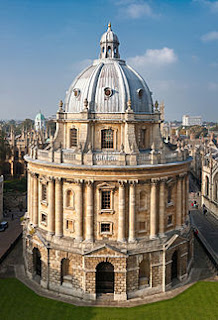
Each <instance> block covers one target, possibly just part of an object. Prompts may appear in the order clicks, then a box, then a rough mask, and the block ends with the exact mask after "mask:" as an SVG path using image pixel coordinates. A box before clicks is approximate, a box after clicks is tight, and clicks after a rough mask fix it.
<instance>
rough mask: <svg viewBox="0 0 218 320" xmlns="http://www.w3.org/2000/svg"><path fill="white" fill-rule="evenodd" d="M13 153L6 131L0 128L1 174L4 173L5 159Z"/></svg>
mask: <svg viewBox="0 0 218 320" xmlns="http://www.w3.org/2000/svg"><path fill="white" fill-rule="evenodd" d="M10 155H11V149H10V145H9V143H8V141H7V139H6V135H5V133H4V131H2V130H0V175H1V174H2V173H3V170H4V165H5V160H6V158H7V157H9V156H10Z"/></svg>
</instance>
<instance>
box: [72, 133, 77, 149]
mask: <svg viewBox="0 0 218 320" xmlns="http://www.w3.org/2000/svg"><path fill="white" fill-rule="evenodd" d="M70 146H71V147H77V129H70Z"/></svg>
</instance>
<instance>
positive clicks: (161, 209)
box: [159, 179, 166, 236]
mask: <svg viewBox="0 0 218 320" xmlns="http://www.w3.org/2000/svg"><path fill="white" fill-rule="evenodd" d="M165 183H166V179H161V181H160V204H159V214H160V220H159V232H160V236H163V235H164V232H165V226H164V216H165V202H166V200H165Z"/></svg>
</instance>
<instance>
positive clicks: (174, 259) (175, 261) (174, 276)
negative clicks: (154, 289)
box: [171, 251, 178, 280]
mask: <svg viewBox="0 0 218 320" xmlns="http://www.w3.org/2000/svg"><path fill="white" fill-rule="evenodd" d="M177 277H178V252H177V251H175V252H174V253H173V255H172V266H171V280H173V279H177Z"/></svg>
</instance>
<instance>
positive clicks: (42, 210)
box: [23, 24, 193, 300]
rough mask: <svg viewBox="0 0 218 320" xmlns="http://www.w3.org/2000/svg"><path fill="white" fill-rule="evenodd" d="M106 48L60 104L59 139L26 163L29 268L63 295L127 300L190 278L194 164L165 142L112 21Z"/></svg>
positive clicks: (31, 153)
mask: <svg viewBox="0 0 218 320" xmlns="http://www.w3.org/2000/svg"><path fill="white" fill-rule="evenodd" d="M100 47H101V49H100V59H99V60H95V61H94V62H93V64H92V65H91V66H90V67H88V68H87V69H86V70H84V71H83V72H82V73H80V75H79V76H78V77H77V78H76V79H75V80H74V82H73V83H72V85H71V86H70V88H69V90H68V91H67V94H66V99H65V104H64V105H63V103H62V102H61V103H60V106H59V110H58V112H57V120H56V124H57V125H56V133H55V136H54V139H52V140H51V141H50V144H49V145H48V146H46V147H45V148H41V147H38V145H37V144H32V145H31V148H30V150H29V154H28V156H25V159H26V161H27V166H28V211H27V213H26V215H25V219H24V222H23V239H24V257H25V267H26V272H27V275H28V276H29V277H30V278H31V279H33V280H35V281H39V282H40V284H41V286H43V287H45V288H48V289H51V290H54V291H56V292H59V293H64V294H68V295H72V296H76V297H80V298H84V299H94V300H95V299H96V298H98V296H99V295H103V294H104V293H107V294H108V295H109V296H110V294H111V298H112V299H115V300H126V299H130V298H134V297H137V296H145V295H151V294H154V293H157V292H164V291H165V290H167V289H168V288H170V287H171V286H173V285H174V283H175V280H176V282H178V281H179V282H181V283H184V281H185V280H186V279H187V277H188V274H189V272H190V270H191V266H192V257H193V251H192V250H193V249H192V246H193V242H192V233H191V229H190V224H189V219H188V192H189V180H188V173H189V166H190V162H191V158H190V157H189V156H188V153H187V150H185V149H183V148H181V146H180V145H178V146H177V148H176V149H175V148H174V149H171V147H170V145H169V144H167V143H164V142H163V139H162V137H161V134H160V124H161V114H160V110H159V109H158V105H156V107H154V106H153V102H152V97H151V92H150V90H149V88H148V86H147V84H146V83H145V81H144V79H143V78H142V77H141V76H140V75H139V74H138V73H137V72H136V71H135V70H134V69H132V68H131V67H129V66H128V65H127V64H126V63H125V61H124V60H121V59H120V55H119V40H118V37H117V36H116V35H115V33H114V32H113V31H112V30H111V26H110V24H109V26H108V30H107V32H105V33H104V34H103V36H102V38H101V41H100Z"/></svg>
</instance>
